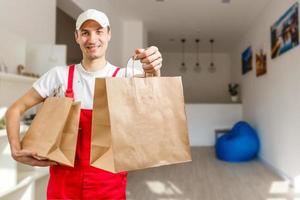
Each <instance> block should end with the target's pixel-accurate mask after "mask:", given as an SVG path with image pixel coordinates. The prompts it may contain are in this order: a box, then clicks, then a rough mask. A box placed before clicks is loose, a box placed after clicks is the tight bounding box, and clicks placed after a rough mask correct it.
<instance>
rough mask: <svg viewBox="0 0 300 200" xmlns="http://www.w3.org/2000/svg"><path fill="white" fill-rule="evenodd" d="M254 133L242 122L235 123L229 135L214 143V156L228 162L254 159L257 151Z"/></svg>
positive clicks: (257, 144) (256, 137)
mask: <svg viewBox="0 0 300 200" xmlns="http://www.w3.org/2000/svg"><path fill="white" fill-rule="evenodd" d="M259 146H260V144H259V138H258V136H257V133H256V131H255V130H254V129H253V128H252V127H251V126H250V125H249V124H248V123H247V122H244V121H240V122H238V123H236V124H235V125H234V126H233V128H232V129H231V130H230V131H229V133H227V134H225V135H222V136H221V137H219V138H218V139H217V141H216V146H215V148H216V156H217V158H218V159H220V160H224V161H229V162H243V161H248V160H251V159H253V158H255V157H256V156H257V154H258V151H259Z"/></svg>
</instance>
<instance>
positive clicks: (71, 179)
mask: <svg viewBox="0 0 300 200" xmlns="http://www.w3.org/2000/svg"><path fill="white" fill-rule="evenodd" d="M74 67H75V66H74V65H71V66H70V67H69V76H68V88H67V91H66V96H67V97H72V98H73V97H74V93H73V75H74ZM119 69H120V68H117V70H116V71H115V72H114V74H113V77H115V76H116V74H117V73H118V71H119ZM91 125H92V110H87V109H81V112H80V122H79V131H78V140H77V147H76V158H75V166H74V168H73V167H67V166H62V165H55V166H51V167H50V179H49V183H48V190H47V199H87V200H96V199H109V200H112V199H114V200H115V199H118V200H119V199H126V178H127V172H121V173H117V174H114V173H111V172H107V171H104V170H101V169H97V168H94V167H92V166H90V149H91Z"/></svg>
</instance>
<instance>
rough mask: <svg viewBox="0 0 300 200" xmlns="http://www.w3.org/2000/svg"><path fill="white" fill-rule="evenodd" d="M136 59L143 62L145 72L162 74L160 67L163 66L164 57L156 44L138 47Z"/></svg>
mask: <svg viewBox="0 0 300 200" xmlns="http://www.w3.org/2000/svg"><path fill="white" fill-rule="evenodd" d="M135 54H136V59H138V60H140V61H141V63H142V64H143V69H144V71H145V73H149V74H153V75H155V76H160V68H161V67H162V57H161V53H160V52H159V50H158V48H157V47H156V46H151V47H149V48H147V49H136V50H135Z"/></svg>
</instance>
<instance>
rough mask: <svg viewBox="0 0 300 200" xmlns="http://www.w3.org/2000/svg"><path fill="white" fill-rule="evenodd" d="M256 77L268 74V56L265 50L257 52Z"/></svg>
mask: <svg viewBox="0 0 300 200" xmlns="http://www.w3.org/2000/svg"><path fill="white" fill-rule="evenodd" d="M255 63H256V76H257V77H258V76H262V75H264V74H266V73H267V54H266V52H265V51H264V48H259V49H257V50H256V52H255Z"/></svg>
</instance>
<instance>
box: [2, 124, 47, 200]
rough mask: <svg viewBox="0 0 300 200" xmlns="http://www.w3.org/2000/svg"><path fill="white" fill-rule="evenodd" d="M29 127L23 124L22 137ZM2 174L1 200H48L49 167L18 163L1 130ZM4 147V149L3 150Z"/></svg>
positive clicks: (3, 130) (4, 131)
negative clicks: (12, 155)
mask: <svg viewBox="0 0 300 200" xmlns="http://www.w3.org/2000/svg"><path fill="white" fill-rule="evenodd" d="M28 128H29V126H27V125H24V124H21V126H20V136H21V137H22V136H23V135H24V134H25V133H26V131H27V130H28ZM0 145H1V147H2V150H1V152H0V160H1V161H0V174H1V176H0V177H1V178H2V180H0V181H2V182H1V187H0V200H8V199H12V200H14V199H20V200H37V199H39V200H40V199H41V200H42V199H46V185H47V182H48V174H49V169H48V168H47V167H32V166H29V165H24V164H22V163H18V162H16V161H15V160H14V159H13V158H12V157H11V155H10V154H11V153H10V148H9V144H8V141H7V134H6V130H5V129H2V130H0ZM3 147H4V148H3Z"/></svg>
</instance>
